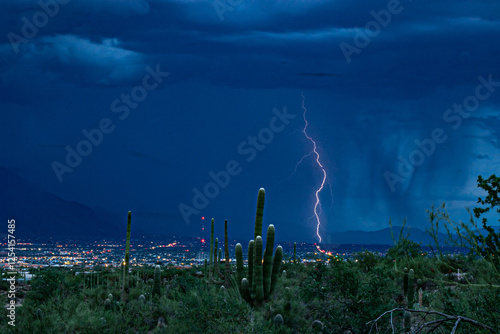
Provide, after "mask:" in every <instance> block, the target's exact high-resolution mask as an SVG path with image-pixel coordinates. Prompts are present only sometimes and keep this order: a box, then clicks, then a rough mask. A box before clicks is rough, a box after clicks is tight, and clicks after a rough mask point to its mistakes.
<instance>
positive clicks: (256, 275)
mask: <svg viewBox="0 0 500 334" xmlns="http://www.w3.org/2000/svg"><path fill="white" fill-rule="evenodd" d="M253 256H254V261H253V262H254V263H253V266H254V268H253V282H252V283H253V286H254V291H255V306H261V305H262V303H263V302H264V282H263V275H262V237H261V236H257V238H256V239H255V250H254V255H253Z"/></svg>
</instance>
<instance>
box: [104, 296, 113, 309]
mask: <svg viewBox="0 0 500 334" xmlns="http://www.w3.org/2000/svg"><path fill="white" fill-rule="evenodd" d="M104 308H105V309H106V310H110V309H111V299H109V298H106V300H105V301H104Z"/></svg>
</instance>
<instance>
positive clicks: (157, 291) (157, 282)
mask: <svg viewBox="0 0 500 334" xmlns="http://www.w3.org/2000/svg"><path fill="white" fill-rule="evenodd" d="M160 270H161V269H160V266H159V265H157V266H156V267H155V274H154V282H153V297H155V296H157V297H160V296H161V271H160Z"/></svg>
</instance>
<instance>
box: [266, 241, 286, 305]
mask: <svg viewBox="0 0 500 334" xmlns="http://www.w3.org/2000/svg"><path fill="white" fill-rule="evenodd" d="M282 259H283V247H281V246H278V247H277V248H276V252H274V260H273V271H272V274H271V289H270V290H269V295H268V297H267V298H271V295H272V293H273V291H274V289H275V288H276V285H277V283H278V276H279V272H280V268H281V260H282Z"/></svg>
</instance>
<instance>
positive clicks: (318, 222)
mask: <svg viewBox="0 0 500 334" xmlns="http://www.w3.org/2000/svg"><path fill="white" fill-rule="evenodd" d="M300 95H301V96H302V109H303V110H304V112H303V113H302V117H303V118H304V123H305V125H304V128H303V129H302V133H303V134H304V136H305V137H306V138H307V140H309V141H310V142H311V143H312V144H313V150H312V151H311V152H310V153H309V154H307V155H304V156H303V157H302V159H300V161H299V163H298V164H297V166H298V165H299V164H300V163H301V162H302V161H303V160H304V159H305V158H306V157H308V156H310V155H311V154H313V153H314V154H315V155H316V163H317V164H318V166H319V168H320V169H321V171H322V172H323V180H322V181H321V185H320V186H319V187H318V189H317V190H316V203H315V204H314V210H313V211H314V217H316V236H317V237H318V240H319V243H321V235H320V234H319V228H320V226H321V220H320V218H319V215H320V214H319V213H318V207H320V209H321V203H320V200H319V193H320V192H321V191H322V190H323V187H324V186H325V182H326V171H325V168H324V167H323V165H322V164H321V161H320V156H319V153H318V150H317V146H316V142H315V141H314V139H312V137H311V136H309V135H308V134H307V127H308V125H309V122H308V121H307V118H306V113H307V109H306V107H305V105H304V102H305V97H304V93H303V92H302V91H300ZM297 166H295V169H297Z"/></svg>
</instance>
